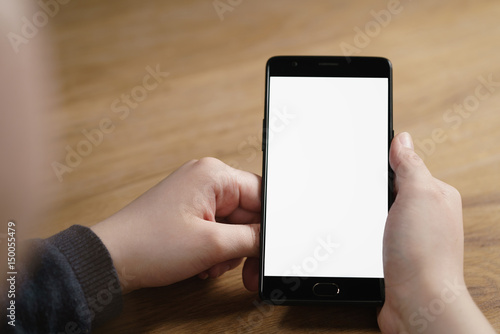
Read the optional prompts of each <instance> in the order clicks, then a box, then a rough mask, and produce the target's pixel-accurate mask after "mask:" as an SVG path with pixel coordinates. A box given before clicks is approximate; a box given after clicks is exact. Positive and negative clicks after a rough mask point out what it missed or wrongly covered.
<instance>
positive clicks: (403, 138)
mask: <svg viewBox="0 0 500 334" xmlns="http://www.w3.org/2000/svg"><path fill="white" fill-rule="evenodd" d="M399 142H400V143H401V144H402V145H403V146H404V147H406V148H411V149H412V150H413V140H412V139H411V136H410V134H409V133H408V132H403V133H401V134H400V135H399Z"/></svg>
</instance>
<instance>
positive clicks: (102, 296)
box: [0, 225, 122, 334]
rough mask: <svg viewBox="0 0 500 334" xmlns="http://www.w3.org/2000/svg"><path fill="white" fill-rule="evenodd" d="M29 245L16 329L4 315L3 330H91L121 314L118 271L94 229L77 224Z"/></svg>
mask: <svg viewBox="0 0 500 334" xmlns="http://www.w3.org/2000/svg"><path fill="white" fill-rule="evenodd" d="M29 249H30V253H31V255H30V257H29V261H26V262H24V263H20V264H18V266H17V268H18V270H17V271H18V277H17V282H16V285H17V291H18V294H17V296H16V321H15V327H13V326H11V325H9V324H7V323H6V322H5V319H6V317H4V323H3V324H2V326H0V328H1V329H4V330H5V331H4V330H1V332H4V333H7V332H9V333H10V332H13V333H57V334H59V333H90V331H91V330H92V328H95V327H96V326H98V325H99V324H101V323H103V322H105V321H106V320H109V319H110V318H112V317H114V316H116V315H118V314H119V313H120V311H121V308H122V292H121V288H120V284H119V281H118V275H117V273H116V270H115V268H114V267H113V262H112V260H111V257H110V255H109V252H108V250H107V249H106V247H105V246H104V244H103V243H102V241H101V240H100V239H99V237H97V235H95V234H94V233H93V232H92V230H91V229H89V228H87V227H84V226H79V225H74V226H72V227H70V228H68V229H67V230H64V231H62V232H60V233H58V234H56V235H54V236H52V237H50V238H48V239H45V240H41V239H35V240H30V241H29ZM2 297H3V296H2ZM2 297H0V299H2ZM1 304H3V302H2V303H1ZM7 320H9V319H8V318H7Z"/></svg>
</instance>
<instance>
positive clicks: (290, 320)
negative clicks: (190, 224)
mask: <svg viewBox="0 0 500 334" xmlns="http://www.w3.org/2000/svg"><path fill="white" fill-rule="evenodd" d="M217 3H218V4H219V6H221V7H220V8H221V9H220V11H221V12H219V13H218V11H217V10H216V8H215V7H214V1H213V0H189V1H186V0H184V1H160V0H155V1H132V0H121V1H119V0H107V1H99V0H87V1H76V0H74V1H71V2H69V3H68V4H65V5H61V6H60V10H59V12H58V13H57V14H56V15H54V17H51V18H50V22H49V25H48V26H47V28H46V30H47V33H48V35H49V41H50V42H51V43H52V44H53V46H54V56H55V69H56V79H57V81H58V83H59V90H58V93H57V100H58V102H59V104H58V107H57V108H56V109H54V110H52V112H51V115H50V119H51V129H52V128H53V130H51V137H52V139H53V141H52V143H51V148H52V149H53V151H55V152H57V154H56V157H55V159H56V161H58V162H61V163H64V161H65V157H66V153H67V146H68V145H69V147H70V148H71V149H74V150H77V149H78V147H79V146H78V145H79V144H80V142H82V141H84V140H85V139H86V137H85V135H84V134H83V132H85V131H87V132H88V131H91V130H92V129H97V128H99V127H100V126H104V129H107V130H108V133H105V134H103V138H102V141H100V142H99V143H98V144H96V145H93V146H92V147H91V150H92V152H90V153H88V155H87V156H84V157H82V159H81V161H78V163H77V161H74V165H75V167H73V168H72V172H71V173H64V174H62V175H61V182H60V180H58V177H57V176H56V174H55V173H54V172H53V171H52V167H51V166H50V165H47V169H48V170H49V171H50V173H48V174H49V175H50V176H49V177H48V178H47V180H46V183H47V185H46V197H47V198H48V199H49V203H50V204H51V209H50V211H49V212H48V214H47V215H46V217H44V218H43V220H42V221H41V222H40V224H39V225H38V227H37V228H33V229H32V230H30V231H27V232H26V233H27V234H28V236H31V237H35V236H36V237H47V236H49V235H52V234H54V233H57V232H58V231H60V230H63V229H65V228H67V227H69V226H71V225H72V224H83V225H88V226H90V225H93V224H95V223H97V222H99V221H100V220H102V219H104V218H105V217H107V216H109V215H111V214H112V213H114V212H115V211H117V210H118V209H120V208H122V207H123V206H124V205H126V204H127V203H129V202H130V201H132V200H133V199H134V198H136V197H137V196H139V195H140V194H141V193H143V192H144V191H146V190H147V189H148V188H150V187H151V186H153V185H154V184H155V183H157V182H158V181H159V180H161V179H162V178H164V177H166V176H167V175H168V174H169V173H171V172H172V171H174V170H175V169H176V168H177V167H179V166H180V165H181V164H182V163H184V162H185V161H187V160H189V159H193V158H200V157H203V156H213V157H216V158H219V159H221V160H223V161H224V162H226V163H228V164H231V165H233V166H235V167H238V168H241V169H244V170H248V171H251V172H255V173H257V174H260V173H261V161H262V160H261V151H260V141H261V139H260V138H261V125H262V117H263V109H264V65H265V62H266V60H267V59H268V58H269V57H271V56H274V55H286V54H297V55H343V54H344V53H345V50H346V49H348V50H350V51H351V52H353V53H354V54H359V55H369V56H383V57H387V58H389V59H390V60H391V61H392V63H393V67H394V128H395V132H396V133H397V132H401V131H409V132H410V133H411V134H412V135H413V137H414V139H415V143H416V146H417V150H418V151H419V153H420V154H421V155H422V156H423V157H424V159H425V162H426V163H427V165H428V167H429V169H430V170H431V172H432V173H433V174H434V175H435V176H436V177H437V178H440V179H442V180H443V181H445V182H447V183H450V184H452V185H453V186H455V187H456V188H457V189H459V190H460V192H461V194H462V198H463V208H464V224H465V276H466V282H467V284H468V287H469V289H470V292H471V294H472V296H473V297H474V299H475V301H476V302H477V304H478V305H479V307H480V308H481V310H482V311H483V312H484V313H485V315H486V317H487V318H488V319H489V320H490V321H491V322H492V324H493V326H494V327H495V329H497V330H500V293H499V284H500V259H499V255H500V227H499V223H500V222H499V220H500V145H499V144H500V61H499V59H500V20H499V17H500V3H499V2H498V1H497V0H476V1H472V0H471V1H465V0H445V1H435V0H419V1H410V0H401V1H396V0H391V1H389V0H382V1H378V0H377V1H356V2H354V1H340V0H330V1H299V0H289V1H284V0H279V1H264V0H253V1H250V0H247V1H236V0H232V1H229V0H220V1H217ZM224 4H225V6H226V7H224ZM222 8H225V11H224V12H222V10H223V9H222ZM156 68H158V69H159V70H161V71H162V72H168V75H165V76H164V77H163V78H159V81H161V82H158V85H157V86H156V87H155V88H152V89H151V90H147V89H144V88H143V89H141V88H137V87H141V86H142V87H143V86H144V83H143V79H144V77H145V75H147V74H148V71H150V70H151V69H156ZM488 81H489V82H490V83H489V84H487V82H488ZM152 82H153V81H151V82H150V83H152ZM485 83H486V84H485ZM149 88H151V85H150V86H149ZM134 94H135V95H134ZM124 95H133V96H135V98H134V99H135V100H134V101H131V102H129V105H128V107H125V108H123V107H124V106H127V105H126V104H124V102H120V99H122V97H123V96H124ZM116 101H118V102H116ZM118 107H122V108H121V109H120V110H118ZM109 122H112V127H111V128H110V123H109ZM352 131H353V135H363V134H362V133H356V128H353V129H352ZM81 145H84V144H80V149H81V150H85V149H87V150H90V149H89V148H88V147H87V148H86V147H83V146H81ZM325 154H335V152H325ZM240 272H241V267H240V268H238V269H236V270H234V271H233V272H231V273H228V274H226V275H224V276H223V277H220V278H219V279H216V280H208V281H201V280H198V279H195V278H193V279H190V280H187V281H184V282H181V283H178V284H175V285H173V286H168V287H165V288H156V289H145V290H140V291H135V292H133V293H131V294H129V295H127V296H126V297H125V306H124V311H123V313H122V315H121V316H120V317H119V318H117V319H116V320H113V321H111V322H110V323H108V324H106V325H105V326H104V327H102V328H100V329H98V330H96V333H192V332H199V333H201V332H210V333H221V332H227V333H235V332H239V333H267V332H269V333H275V332H282V333H313V332H314V333H316V332H331V333H336V332H342V333H375V332H379V330H378V327H377V322H376V310H375V309H373V308H357V307H335V306H331V307H330V306H329V307H325V306H321V307H318V306H296V307H274V308H273V307H270V306H264V305H261V304H260V302H259V301H258V299H257V296H256V295H255V294H253V293H249V292H247V291H246V290H245V289H244V288H243V285H242V283H241V278H240V276H241V275H240Z"/></svg>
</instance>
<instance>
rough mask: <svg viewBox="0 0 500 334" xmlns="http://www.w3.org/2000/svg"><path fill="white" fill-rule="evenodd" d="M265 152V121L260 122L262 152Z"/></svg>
mask: <svg viewBox="0 0 500 334" xmlns="http://www.w3.org/2000/svg"><path fill="white" fill-rule="evenodd" d="M265 150H266V119H263V120H262V152H264V151H265Z"/></svg>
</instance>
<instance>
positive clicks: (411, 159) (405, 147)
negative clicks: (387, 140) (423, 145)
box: [389, 132, 431, 189]
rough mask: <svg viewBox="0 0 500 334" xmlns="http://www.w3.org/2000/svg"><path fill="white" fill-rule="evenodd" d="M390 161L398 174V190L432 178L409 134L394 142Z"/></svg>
mask: <svg viewBox="0 0 500 334" xmlns="http://www.w3.org/2000/svg"><path fill="white" fill-rule="evenodd" d="M389 161H390V164H391V167H392V170H394V173H395V174H396V189H401V187H404V185H405V184H407V183H412V182H419V181H423V179H424V178H428V177H431V173H430V172H429V170H428V169H427V167H426V166H425V163H424V161H423V160H422V158H420V157H419V156H418V154H417V153H415V150H414V148H413V140H412V138H411V136H410V134H409V133H407V132H402V133H400V134H398V135H396V136H395V137H394V139H393V140H392V143H391V149H390V152H389Z"/></svg>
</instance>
